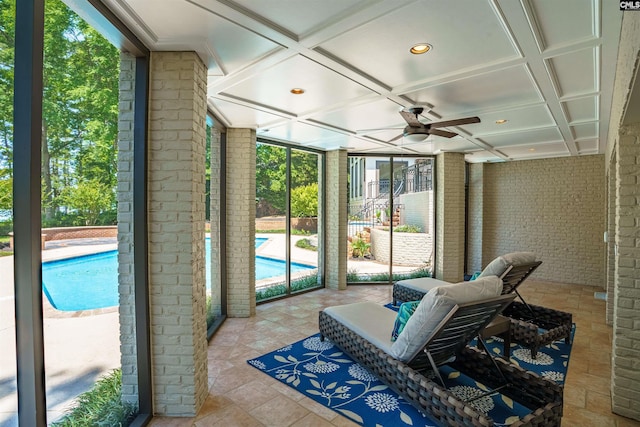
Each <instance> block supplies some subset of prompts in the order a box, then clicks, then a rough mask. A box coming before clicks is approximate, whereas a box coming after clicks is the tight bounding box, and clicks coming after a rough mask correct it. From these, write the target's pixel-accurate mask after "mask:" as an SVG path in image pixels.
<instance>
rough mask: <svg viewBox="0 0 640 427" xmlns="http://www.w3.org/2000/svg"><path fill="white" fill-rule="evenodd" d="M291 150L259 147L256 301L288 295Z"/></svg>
mask: <svg viewBox="0 0 640 427" xmlns="http://www.w3.org/2000/svg"><path fill="white" fill-rule="evenodd" d="M286 212H287V149H286V148H283V147H278V146H275V145H268V144H262V143H258V144H257V147H256V236H255V244H256V300H257V301H261V300H265V299H268V298H273V297H277V296H281V295H285V294H286V293H287V286H286V284H287V277H286V259H287V235H286V228H287V219H286Z"/></svg>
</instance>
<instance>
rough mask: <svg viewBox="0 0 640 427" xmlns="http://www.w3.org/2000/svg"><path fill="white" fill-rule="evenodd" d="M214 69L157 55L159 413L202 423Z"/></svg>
mask: <svg viewBox="0 0 640 427" xmlns="http://www.w3.org/2000/svg"><path fill="white" fill-rule="evenodd" d="M206 76H207V72H206V67H205V65H204V64H203V63H202V61H201V60H200V58H199V57H198V55H197V54H196V53H195V52H153V53H152V54H151V73H150V88H151V93H150V102H149V108H150V117H149V131H150V141H149V181H148V188H149V267H150V274H149V281H150V294H151V298H150V305H151V328H152V330H151V332H152V336H151V350H152V365H153V385H154V412H155V413H156V414H159V415H171V416H194V415H195V414H196V413H197V412H198V410H199V409H200V407H201V406H202V404H203V403H204V399H205V397H206V396H207V391H208V387H207V336H206V334H207V331H206V313H205V310H206V299H205V265H204V255H205V248H204V243H205V242H204V239H205V234H204V223H205V212H204V210H205V203H204V198H205V170H204V167H205V143H206V136H205V129H206V124H205V121H206V114H207V106H206Z"/></svg>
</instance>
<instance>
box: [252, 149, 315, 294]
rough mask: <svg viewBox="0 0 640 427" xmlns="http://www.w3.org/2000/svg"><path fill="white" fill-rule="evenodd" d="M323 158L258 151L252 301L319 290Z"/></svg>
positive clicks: (310, 153) (298, 151) (292, 151)
mask: <svg viewBox="0 0 640 427" xmlns="http://www.w3.org/2000/svg"><path fill="white" fill-rule="evenodd" d="M323 160H324V158H323V155H322V154H321V153H320V152H316V151H309V150H302V149H297V148H292V147H289V146H284V145H277V144H273V143H266V142H258V144H257V147H256V234H255V244H256V300H257V301H264V300H267V299H270V298H277V297H281V296H284V295H289V294H292V293H295V292H300V291H304V290H308V289H313V288H317V287H321V286H322V284H323V283H322V282H323V281H322V277H323V274H322V262H321V260H322V249H321V248H322V245H321V244H319V241H320V242H321V240H322V224H318V218H321V209H322V206H323V204H322V197H321V195H320V190H319V188H320V187H321V173H320V171H321V170H322V167H321V165H322V161H323Z"/></svg>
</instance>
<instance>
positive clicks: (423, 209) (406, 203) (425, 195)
mask: <svg viewBox="0 0 640 427" xmlns="http://www.w3.org/2000/svg"><path fill="white" fill-rule="evenodd" d="M398 199H399V203H400V205H401V206H402V208H401V209H400V224H408V225H416V226H418V227H420V230H421V231H422V232H423V233H433V230H431V228H432V225H431V224H432V221H431V220H432V218H431V213H432V212H433V191H420V192H418V193H407V194H401V195H400V197H399V198H398Z"/></svg>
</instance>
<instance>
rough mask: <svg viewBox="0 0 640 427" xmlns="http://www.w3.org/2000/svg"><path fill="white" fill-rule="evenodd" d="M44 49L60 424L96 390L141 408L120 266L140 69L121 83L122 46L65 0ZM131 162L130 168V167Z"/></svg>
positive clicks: (49, 326) (50, 295) (48, 336)
mask: <svg viewBox="0 0 640 427" xmlns="http://www.w3.org/2000/svg"><path fill="white" fill-rule="evenodd" d="M44 49H45V54H44V58H45V59H44V61H45V64H44V99H43V124H42V130H43V141H44V142H45V143H44V144H43V147H42V204H43V212H42V228H43V235H45V236H46V237H45V238H44V239H43V243H44V247H43V249H44V250H43V252H42V260H43V264H42V286H43V291H44V293H43V294H44V298H43V323H44V325H43V326H44V349H45V373H46V384H45V385H46V397H47V421H48V423H52V422H54V421H56V420H59V419H60V418H61V417H63V416H70V415H71V414H72V413H73V409H72V408H73V407H74V406H76V405H81V404H78V403H77V402H75V401H74V400H75V399H76V398H77V397H78V395H80V394H81V393H84V392H87V391H93V398H90V399H89V400H91V401H93V402H109V401H112V402H116V403H117V404H118V406H120V408H121V409H123V413H127V412H129V413H130V412H132V411H133V407H132V406H131V405H127V406H126V408H124V407H123V404H122V403H121V389H122V386H121V381H122V380H121V373H122V371H121V369H120V368H121V353H120V349H121V340H120V331H121V329H120V328H121V323H120V317H119V306H120V309H122V310H123V312H125V313H130V314H132V313H131V311H127V309H129V310H130V309H131V307H127V305H128V304H129V303H132V302H133V287H132V286H130V284H129V282H127V281H126V279H125V280H124V282H122V283H124V284H123V285H122V287H121V289H119V278H118V275H119V273H120V274H123V275H124V276H127V277H129V278H131V280H132V275H131V274H130V272H128V271H125V269H121V268H119V264H118V260H119V256H120V257H121V259H126V258H128V257H129V258H131V257H132V253H125V252H124V251H123V253H119V251H118V239H117V237H116V235H117V233H118V225H117V219H118V217H119V215H120V214H119V213H118V211H117V206H116V191H118V190H117V188H119V187H118V185H117V183H118V176H117V172H118V170H117V169H118V167H119V166H120V165H121V164H123V163H121V162H120V160H121V159H119V158H118V140H119V138H126V137H125V136H123V134H126V133H127V132H129V131H131V129H130V128H125V127H124V126H122V127H120V128H119V126H118V121H119V116H118V114H119V113H118V112H119V109H120V108H122V109H124V108H125V107H124V105H120V103H119V94H121V93H124V92H127V94H128V95H130V96H133V93H134V89H133V87H132V86H133V83H134V81H133V76H132V75H131V76H128V78H127V77H123V79H128V81H127V83H128V84H129V86H127V87H128V88H129V89H127V88H126V87H125V86H126V85H125V84H124V83H123V84H122V85H120V78H121V75H120V64H121V62H120V61H121V58H120V52H119V51H118V49H116V48H115V47H114V46H113V45H111V44H110V43H109V42H108V41H107V40H106V39H105V38H104V37H102V36H101V35H100V34H99V33H98V32H97V31H96V30H94V29H93V28H91V27H90V26H88V24H87V23H86V22H84V21H83V20H82V19H81V18H80V17H78V15H76V14H75V13H74V12H72V11H71V10H70V9H68V8H67V6H66V5H65V3H63V2H45V45H44ZM97 52H99V54H98V53H97ZM96 55H99V56H96ZM133 62H134V61H133V60H132V61H131V62H129V63H128V64H130V65H131V64H132V63H133ZM129 74H132V73H129ZM132 99H133V98H132V97H130V98H128V100H129V101H130V100H132ZM128 104H131V102H128ZM128 112H130V110H129V111H128ZM125 120H126V119H125ZM130 123H133V120H131V121H130ZM119 130H120V131H122V134H121V135H119ZM132 133H133V132H132V131H131V134H132ZM124 163H126V161H125V162H124ZM131 171H132V168H130V167H125V168H123V170H122V172H123V174H124V176H128V174H131ZM127 182H128V183H129V182H130V181H127ZM127 200H130V199H127ZM124 205H127V204H126V203H125V204H123V206H124ZM126 209H127V214H126V215H128V216H131V209H130V208H126ZM127 238H128V237H127V236H126V233H125V235H123V236H122V239H123V240H122V241H121V243H122V245H121V248H124V247H126V248H127V249H130V248H131V245H127V244H126V242H127V240H126V239H127ZM45 240H46V241H45ZM131 285H132V281H131ZM125 289H126V291H125ZM120 291H122V292H120ZM123 304H124V306H123ZM131 319H133V314H132V315H131ZM122 326H123V329H122V331H123V335H125V336H126V338H125V339H124V340H123V343H125V344H124V345H123V348H125V347H128V348H129V349H130V348H131V347H132V345H131V343H132V342H133V334H134V328H133V321H131V322H130V323H124V324H123V325H122ZM98 380H101V381H102V382H103V383H107V384H108V386H106V387H105V386H99V385H98V384H96V382H97V381H98ZM136 384H137V383H136ZM95 387H99V390H96V389H95ZM128 387H130V388H131V389H133V387H134V386H133V385H131V383H128ZM129 393H131V391H130V392H129ZM105 404H106V403H105ZM111 404H112V405H113V403H111ZM110 409H112V410H115V408H114V407H112V408H110ZM94 412H97V410H94ZM124 418H126V415H125V416H124ZM124 418H123V419H122V421H125V419H124ZM83 421H84V423H86V424H93V423H92V422H91V421H89V420H86V419H85V420H83ZM114 421H115V420H114ZM76 422H77V421H76Z"/></svg>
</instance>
